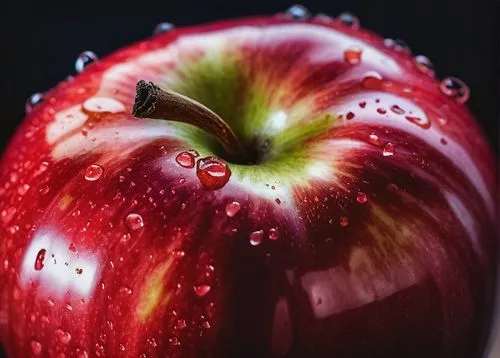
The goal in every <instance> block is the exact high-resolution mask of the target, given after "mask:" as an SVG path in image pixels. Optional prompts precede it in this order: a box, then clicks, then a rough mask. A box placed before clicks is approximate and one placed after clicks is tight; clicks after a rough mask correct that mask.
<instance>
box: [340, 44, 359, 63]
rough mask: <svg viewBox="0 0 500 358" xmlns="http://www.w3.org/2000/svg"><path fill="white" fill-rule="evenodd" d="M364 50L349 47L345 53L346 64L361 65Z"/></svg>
mask: <svg viewBox="0 0 500 358" xmlns="http://www.w3.org/2000/svg"><path fill="white" fill-rule="evenodd" d="M362 53H363V50H361V48H359V47H357V46H353V47H349V48H348V49H347V50H345V51H344V62H346V63H348V64H350V65H358V64H360V63H361V54H362Z"/></svg>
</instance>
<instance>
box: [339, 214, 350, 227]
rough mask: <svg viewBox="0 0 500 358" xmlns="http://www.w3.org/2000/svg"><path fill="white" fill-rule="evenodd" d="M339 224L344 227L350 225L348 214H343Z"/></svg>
mask: <svg viewBox="0 0 500 358" xmlns="http://www.w3.org/2000/svg"><path fill="white" fill-rule="evenodd" d="M339 224H340V226H342V227H346V226H347V225H349V218H348V217H347V216H341V217H340V219H339Z"/></svg>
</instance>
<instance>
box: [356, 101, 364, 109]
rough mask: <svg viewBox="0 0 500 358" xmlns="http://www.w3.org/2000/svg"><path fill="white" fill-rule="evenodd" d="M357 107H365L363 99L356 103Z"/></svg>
mask: <svg viewBox="0 0 500 358" xmlns="http://www.w3.org/2000/svg"><path fill="white" fill-rule="evenodd" d="M358 105H359V107H360V108H365V107H366V102H365V101H361V102H359V103H358Z"/></svg>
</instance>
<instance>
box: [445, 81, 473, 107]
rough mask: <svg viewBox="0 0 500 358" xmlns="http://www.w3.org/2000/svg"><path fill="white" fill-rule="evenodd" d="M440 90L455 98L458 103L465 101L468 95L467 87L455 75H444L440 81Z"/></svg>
mask: <svg viewBox="0 0 500 358" xmlns="http://www.w3.org/2000/svg"><path fill="white" fill-rule="evenodd" d="M440 87H441V91H442V92H443V93H444V94H445V95H447V96H448V97H451V98H453V99H455V101H457V102H458V103H460V104H463V103H465V102H467V100H468V99H469V95H470V90H469V87H468V86H467V85H466V84H465V82H463V81H462V80H461V79H458V78H456V77H446V78H445V79H443V80H442V81H441V86H440Z"/></svg>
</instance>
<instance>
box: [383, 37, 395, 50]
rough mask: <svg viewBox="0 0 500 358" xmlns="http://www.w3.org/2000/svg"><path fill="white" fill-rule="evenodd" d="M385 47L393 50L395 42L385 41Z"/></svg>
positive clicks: (391, 40)
mask: <svg viewBox="0 0 500 358" xmlns="http://www.w3.org/2000/svg"><path fill="white" fill-rule="evenodd" d="M384 46H385V47H388V48H393V47H394V40H393V39H390V38H387V39H384Z"/></svg>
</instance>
